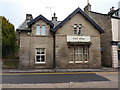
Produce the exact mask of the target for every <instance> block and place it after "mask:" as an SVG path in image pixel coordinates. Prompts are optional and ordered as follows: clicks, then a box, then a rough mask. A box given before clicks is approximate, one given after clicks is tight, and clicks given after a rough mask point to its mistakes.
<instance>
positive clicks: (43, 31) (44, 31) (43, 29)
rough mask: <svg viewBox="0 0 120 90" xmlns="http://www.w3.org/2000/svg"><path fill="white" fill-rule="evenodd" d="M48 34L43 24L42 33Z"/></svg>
mask: <svg viewBox="0 0 120 90" xmlns="http://www.w3.org/2000/svg"><path fill="white" fill-rule="evenodd" d="M45 34H46V28H45V26H42V35H45Z"/></svg>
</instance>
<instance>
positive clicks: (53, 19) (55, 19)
mask: <svg viewBox="0 0 120 90" xmlns="http://www.w3.org/2000/svg"><path fill="white" fill-rule="evenodd" d="M53 15H54V16H53V17H52V21H57V17H56V14H55V13H54V14H53Z"/></svg>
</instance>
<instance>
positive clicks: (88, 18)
mask: <svg viewBox="0 0 120 90" xmlns="http://www.w3.org/2000/svg"><path fill="white" fill-rule="evenodd" d="M78 12H79V13H81V14H82V15H83V16H84V17H85V18H86V19H87V20H88V21H89V22H90V23H91V24H92V25H93V26H94V27H95V28H96V29H97V30H99V31H100V33H103V32H104V30H103V29H102V28H101V27H100V26H99V25H98V24H97V23H95V21H94V20H92V19H91V18H90V17H89V16H88V15H87V14H86V13H85V12H84V11H82V9H80V8H79V7H78V8H77V9H75V10H74V11H73V12H72V13H71V14H70V15H68V17H66V18H65V19H64V20H63V21H62V22H61V23H60V24H58V25H57V26H56V27H55V28H53V29H52V31H53V32H56V31H57V30H58V29H59V28H60V27H61V26H62V25H63V24H64V23H66V22H67V21H68V20H69V19H71V18H72V17H73V16H74V15H75V14H76V13H78Z"/></svg>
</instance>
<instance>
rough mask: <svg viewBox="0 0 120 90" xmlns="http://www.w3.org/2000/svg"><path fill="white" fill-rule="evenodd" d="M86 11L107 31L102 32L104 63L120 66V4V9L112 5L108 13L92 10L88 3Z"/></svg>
mask: <svg viewBox="0 0 120 90" xmlns="http://www.w3.org/2000/svg"><path fill="white" fill-rule="evenodd" d="M119 5H120V2H119ZM84 11H85V12H86V13H87V15H89V16H90V17H91V18H92V19H93V20H94V21H95V22H96V23H97V24H98V25H100V26H101V27H102V28H103V29H104V31H105V33H103V34H101V47H102V48H101V54H102V58H101V59H102V65H103V66H110V67H114V68H117V67H119V65H120V38H119V36H120V6H118V9H116V10H114V7H112V8H111V9H110V12H108V14H102V13H98V12H93V11H91V5H90V4H89V3H88V5H87V6H86V7H85V8H84ZM118 62H119V63H118Z"/></svg>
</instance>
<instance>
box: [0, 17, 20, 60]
mask: <svg viewBox="0 0 120 90" xmlns="http://www.w3.org/2000/svg"><path fill="white" fill-rule="evenodd" d="M0 18H2V57H3V58H9V57H14V56H15V55H16V53H17V51H18V46H17V40H16V33H15V28H14V25H13V24H11V23H10V22H9V21H8V20H7V19H6V18H5V17H0Z"/></svg>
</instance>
